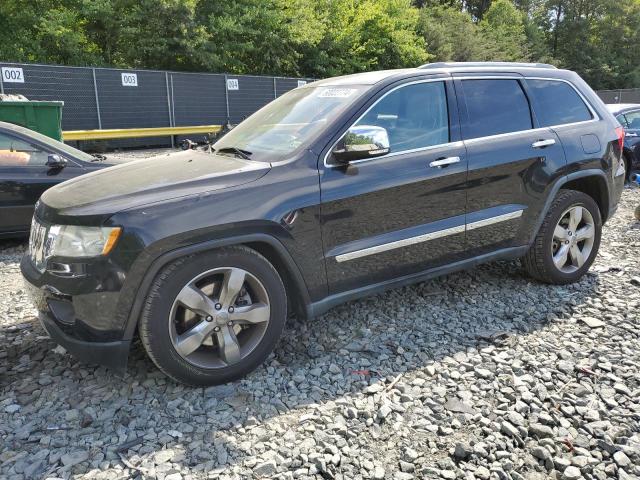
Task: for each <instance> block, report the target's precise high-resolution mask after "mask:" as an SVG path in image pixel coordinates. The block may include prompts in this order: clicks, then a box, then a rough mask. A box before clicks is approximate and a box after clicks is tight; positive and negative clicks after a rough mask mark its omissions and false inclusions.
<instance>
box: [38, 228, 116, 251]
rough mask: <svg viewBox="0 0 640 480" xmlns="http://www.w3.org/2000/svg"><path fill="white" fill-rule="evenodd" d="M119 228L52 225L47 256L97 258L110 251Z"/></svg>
mask: <svg viewBox="0 0 640 480" xmlns="http://www.w3.org/2000/svg"><path fill="white" fill-rule="evenodd" d="M120 231H121V229H120V227H80V226H76V225H53V226H51V227H50V228H49V239H50V241H51V251H50V253H49V256H54V255H55V256H59V257H97V256H99V255H106V254H107V253H109V252H110V251H111V249H112V248H113V246H114V245H115V243H116V240H118V237H119V236H120Z"/></svg>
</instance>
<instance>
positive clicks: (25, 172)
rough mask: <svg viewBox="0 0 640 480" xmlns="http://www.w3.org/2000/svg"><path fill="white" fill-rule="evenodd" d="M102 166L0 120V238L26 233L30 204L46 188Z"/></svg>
mask: <svg viewBox="0 0 640 480" xmlns="http://www.w3.org/2000/svg"><path fill="white" fill-rule="evenodd" d="M106 166H107V164H105V163H104V162H102V161H100V158H99V157H95V156H93V155H89V154H87V153H84V152H81V151H80V150H77V149H75V148H73V147H70V146H68V145H65V144H64V143H61V142H58V141H56V140H53V139H51V138H49V137H46V136H44V135H42V134H40V133H37V132H34V131H33V130H29V129H27V128H24V127H20V126H17V125H13V124H11V123H5V122H0V238H8V237H19V236H23V235H26V234H28V233H29V226H30V224H31V217H32V216H33V208H34V205H35V203H36V202H37V201H38V199H39V198H40V195H42V193H43V192H44V191H45V190H46V189H48V188H50V187H52V186H54V185H56V184H58V183H60V182H64V181H65V180H69V179H70V178H73V177H77V176H78V175H82V174H85V173H88V172H92V171H95V170H98V169H101V168H104V167H106Z"/></svg>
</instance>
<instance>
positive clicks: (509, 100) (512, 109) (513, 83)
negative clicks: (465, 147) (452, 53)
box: [462, 79, 533, 139]
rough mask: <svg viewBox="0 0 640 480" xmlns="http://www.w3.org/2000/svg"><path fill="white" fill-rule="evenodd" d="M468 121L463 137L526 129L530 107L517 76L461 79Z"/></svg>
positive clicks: (528, 125) (530, 124)
mask: <svg viewBox="0 0 640 480" xmlns="http://www.w3.org/2000/svg"><path fill="white" fill-rule="evenodd" d="M462 89H463V91H464V98H465V101H466V104H467V113H468V123H467V127H466V133H465V137H466V138H468V139H470V138H478V137H487V136H489V135H498V134H501V133H509V132H518V131H521V130H529V129H530V128H532V126H533V124H532V122H531V110H530V108H529V101H528V100H527V97H526V95H525V94H524V91H523V90H522V86H521V85H520V82H519V81H518V80H507V79H505V80H462Z"/></svg>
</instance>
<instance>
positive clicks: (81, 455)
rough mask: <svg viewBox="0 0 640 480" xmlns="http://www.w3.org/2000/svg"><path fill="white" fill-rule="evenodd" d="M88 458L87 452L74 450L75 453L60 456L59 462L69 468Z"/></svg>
mask: <svg viewBox="0 0 640 480" xmlns="http://www.w3.org/2000/svg"><path fill="white" fill-rule="evenodd" d="M88 458H89V452H87V451H86V450H76V451H75V452H70V453H66V454H64V455H62V457H60V461H61V462H62V464H63V465H64V466H65V467H71V466H73V465H77V464H78V463H82V462H84V461H85V460H87V459H88Z"/></svg>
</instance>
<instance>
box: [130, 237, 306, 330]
mask: <svg viewBox="0 0 640 480" xmlns="http://www.w3.org/2000/svg"><path fill="white" fill-rule="evenodd" d="M239 245H243V246H245V247H249V248H252V249H253V250H256V251H257V252H258V253H260V254H261V255H262V256H264V257H265V258H266V259H267V260H268V261H269V262H271V264H272V265H273V266H274V267H275V269H276V270H277V271H278V273H279V274H280V276H281V277H282V281H283V283H284V285H285V289H286V291H287V294H288V295H287V297H289V298H290V299H291V307H292V308H293V309H294V311H295V313H296V314H298V315H300V316H302V317H303V318H307V317H308V312H309V311H310V310H309V305H310V304H311V301H310V297H309V291H308V289H307V286H306V284H305V281H304V279H303V277H302V274H301V272H300V269H299V268H298V266H297V264H296V263H295V261H294V260H293V258H292V257H291V255H290V254H289V252H288V251H287V249H286V248H285V247H284V245H282V243H281V242H280V241H279V240H277V239H276V238H274V237H272V236H271V235H267V234H263V233H255V234H248V235H241V236H233V237H228V238H221V239H216V240H210V241H206V242H202V243H197V244H193V245H189V246H186V247H181V248H178V249H175V250H171V251H169V252H166V253H164V254H162V255H160V256H159V257H157V258H156V259H155V260H154V261H153V262H152V263H151V264H150V265H149V267H148V268H147V270H146V272H145V274H144V276H143V278H142V280H141V282H140V287H139V288H138V291H137V293H136V296H135V299H134V302H133V305H132V307H131V309H130V311H129V314H128V317H127V321H126V325H125V331H124V338H125V339H131V338H133V336H134V334H135V331H136V327H137V325H138V321H139V319H140V314H141V312H142V308H143V306H144V300H145V298H146V297H147V295H148V294H149V291H150V289H151V285H152V283H153V280H154V278H156V276H157V274H158V273H159V272H160V271H161V270H162V269H163V268H164V267H165V266H166V265H168V264H169V263H170V262H172V261H174V260H177V259H178V258H181V257H185V256H187V255H193V254H196V253H203V252H208V251H212V250H216V249H219V248H223V247H229V246H239Z"/></svg>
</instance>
